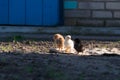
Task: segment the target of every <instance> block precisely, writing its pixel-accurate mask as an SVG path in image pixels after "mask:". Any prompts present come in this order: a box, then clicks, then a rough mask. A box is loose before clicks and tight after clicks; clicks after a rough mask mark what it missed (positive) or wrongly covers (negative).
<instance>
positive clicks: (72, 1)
mask: <svg viewBox="0 0 120 80" xmlns="http://www.w3.org/2000/svg"><path fill="white" fill-rule="evenodd" d="M64 24H65V25H69V26H107V27H111V26H116V27H119V26H120V0H64Z"/></svg>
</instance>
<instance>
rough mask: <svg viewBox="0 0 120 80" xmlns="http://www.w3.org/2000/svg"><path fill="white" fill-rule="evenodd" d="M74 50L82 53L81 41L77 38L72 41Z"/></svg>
mask: <svg viewBox="0 0 120 80" xmlns="http://www.w3.org/2000/svg"><path fill="white" fill-rule="evenodd" d="M74 48H75V50H76V51H77V52H78V53H79V52H83V45H82V43H81V40H80V39H79V38H75V39H74Z"/></svg>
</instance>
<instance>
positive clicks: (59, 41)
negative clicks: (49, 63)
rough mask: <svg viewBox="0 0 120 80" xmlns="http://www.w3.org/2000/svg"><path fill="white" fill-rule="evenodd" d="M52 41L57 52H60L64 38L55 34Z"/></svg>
mask: <svg viewBox="0 0 120 80" xmlns="http://www.w3.org/2000/svg"><path fill="white" fill-rule="evenodd" d="M53 39H54V42H55V44H56V46H57V49H58V50H59V51H62V50H63V49H64V41H65V39H64V37H63V36H62V35H61V34H55V35H54V36H53Z"/></svg>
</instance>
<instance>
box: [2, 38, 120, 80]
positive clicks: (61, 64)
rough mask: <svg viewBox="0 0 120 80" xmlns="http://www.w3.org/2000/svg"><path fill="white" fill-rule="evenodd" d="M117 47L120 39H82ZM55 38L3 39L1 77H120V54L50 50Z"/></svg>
mask: <svg viewBox="0 0 120 80" xmlns="http://www.w3.org/2000/svg"><path fill="white" fill-rule="evenodd" d="M82 43H83V45H84V47H85V48H95V47H99V48H103V47H104V48H111V49H112V48H117V49H118V50H120V41H114V42H113V41H95V40H94V41H93V40H92V41H86V40H83V41H82ZM50 48H55V45H54V43H53V42H52V41H30V40H25V41H21V42H0V80H120V56H103V55H101V56H97V55H93V56H80V55H77V54H62V53H49V49H50Z"/></svg>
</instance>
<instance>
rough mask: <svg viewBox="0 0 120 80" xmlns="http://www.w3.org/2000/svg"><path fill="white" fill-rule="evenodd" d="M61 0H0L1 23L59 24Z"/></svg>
mask: <svg viewBox="0 0 120 80" xmlns="http://www.w3.org/2000/svg"><path fill="white" fill-rule="evenodd" d="M60 1H62V0H52V1H51V0H0V25H4V24H6V25H40V26H54V25H59V24H60V23H61V22H60V21H61V17H60V15H61V14H60V13H61V11H60Z"/></svg>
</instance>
